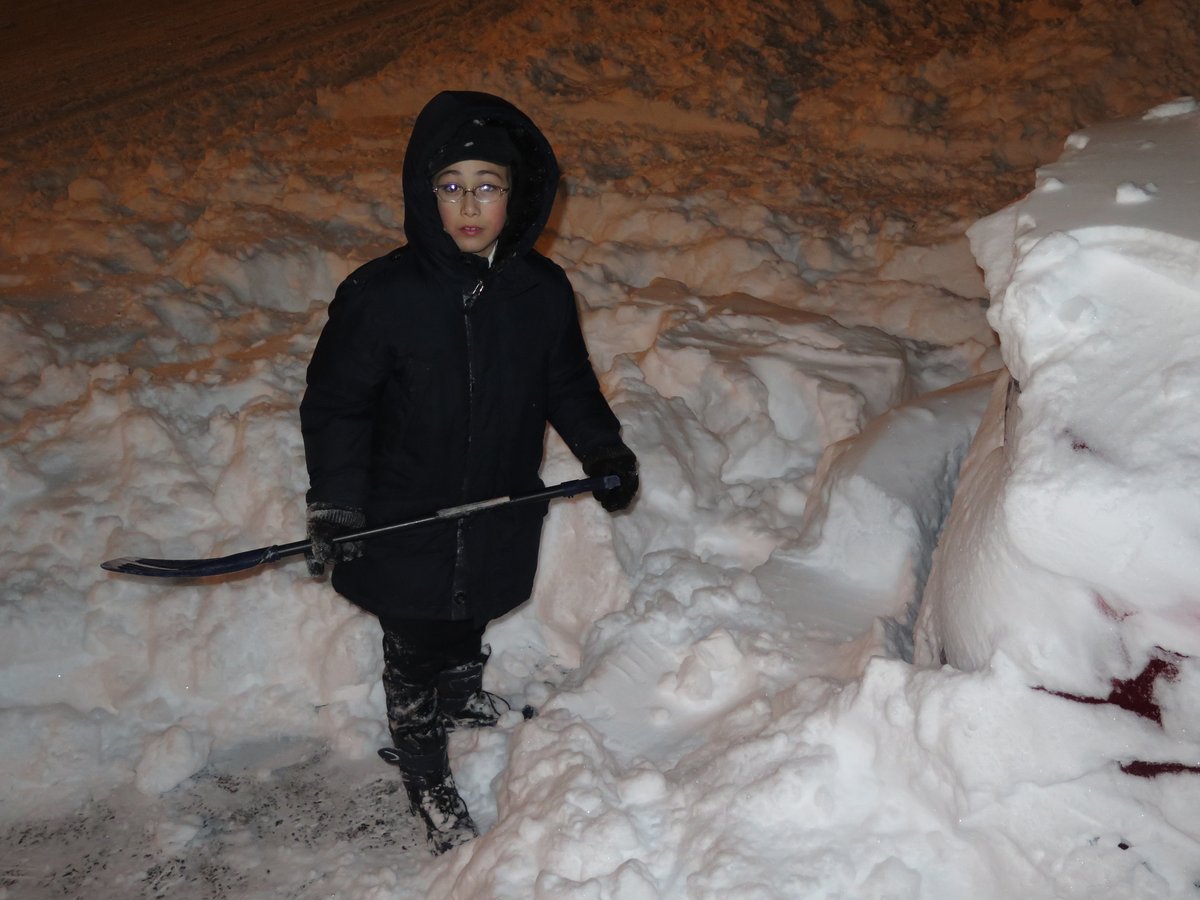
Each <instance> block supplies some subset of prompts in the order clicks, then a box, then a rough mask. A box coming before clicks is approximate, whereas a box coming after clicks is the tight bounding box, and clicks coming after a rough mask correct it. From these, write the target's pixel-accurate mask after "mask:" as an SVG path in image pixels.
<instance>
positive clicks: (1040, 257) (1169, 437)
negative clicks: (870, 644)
mask: <svg viewBox="0 0 1200 900" xmlns="http://www.w3.org/2000/svg"><path fill="white" fill-rule="evenodd" d="M1197 146H1200V109H1198V107H1197V104H1196V102H1195V101H1194V100H1190V99H1185V100H1180V101H1176V102H1174V103H1170V104H1166V105H1163V106H1160V107H1157V108H1155V109H1153V110H1151V111H1150V112H1148V113H1147V114H1146V115H1145V116H1144V117H1143V118H1142V119H1140V120H1130V121H1125V122H1121V123H1117V124H1113V125H1106V126H1100V127H1096V128H1091V129H1088V130H1086V131H1082V132H1078V133H1076V134H1073V135H1072V136H1071V137H1070V138H1069V139H1068V140H1067V150H1066V153H1065V154H1064V155H1063V157H1062V159H1061V160H1060V161H1059V162H1057V163H1056V164H1054V165H1052V166H1048V167H1045V168H1043V169H1041V170H1040V171H1039V176H1038V186H1037V188H1036V190H1034V191H1033V192H1032V193H1031V194H1030V195H1029V196H1028V197H1027V198H1026V199H1024V200H1022V201H1021V202H1020V203H1017V204H1014V205H1013V206H1012V207H1010V208H1008V209H1006V210H1004V211H1003V212H1002V213H998V214H997V215H995V216H992V217H989V218H988V219H985V220H983V221H981V222H980V223H978V224H977V225H975V226H974V227H973V228H972V230H971V232H970V234H971V239H972V242H973V245H974V246H975V248H976V253H977V255H978V256H979V259H980V262H981V264H982V265H983V267H984V270H985V272H986V275H987V281H988V286H989V289H990V290H991V292H992V295H993V297H994V303H993V305H992V308H991V310H990V312H989V319H990V321H991V322H992V324H993V325H994V326H995V328H996V330H997V332H999V334H1000V337H1001V342H1002V349H1003V353H1004V357H1005V361H1006V363H1007V365H1008V368H1009V371H1010V372H1011V374H1012V379H1013V382H1012V384H1011V386H1010V387H1009V388H1008V390H1007V392H1005V391H1000V392H999V393H997V396H996V402H995V403H994V405H993V408H992V410H991V411H990V413H989V420H988V425H987V427H986V431H985V432H984V433H983V434H982V435H981V438H980V440H979V442H978V444H977V445H976V447H975V449H974V450H973V456H972V459H971V461H970V464H969V465H970V472H971V475H970V479H969V481H968V484H967V485H965V486H964V490H963V492H962V494H961V495H960V498H959V500H958V506H957V507H956V510H955V515H954V519H953V525H952V527H951V528H950V529H949V531H948V533H947V536H946V538H945V540H944V541H943V547H942V549H941V550H940V551H939V559H938V564H937V568H936V571H935V574H934V577H933V579H932V582H931V585H930V591H929V593H928V595H927V598H926V605H925V610H924V617H925V618H924V623H923V626H922V630H923V632H924V634H925V640H926V641H927V643H928V645H929V646H928V648H927V649H926V651H925V656H926V657H927V658H932V659H935V660H936V659H937V658H938V656H939V654H944V656H945V658H947V659H948V660H949V661H950V662H951V663H952V664H954V665H957V666H962V667H966V668H978V667H981V666H985V665H987V663H988V660H989V659H990V658H991V656H992V654H993V653H995V652H996V651H997V650H1000V651H1003V652H1004V653H1005V654H1006V655H1008V656H1009V657H1011V658H1012V659H1013V660H1014V661H1017V662H1018V664H1019V665H1020V666H1021V667H1022V668H1023V669H1024V670H1025V671H1026V672H1027V673H1028V675H1029V677H1030V678H1031V679H1032V680H1033V681H1035V682H1036V683H1039V684H1043V685H1046V686H1047V687H1053V688H1055V689H1056V690H1062V691H1069V692H1072V693H1077V694H1085V695H1093V696H1095V695H1099V696H1107V694H1108V692H1109V690H1110V687H1111V685H1110V680H1111V679H1118V680H1126V679H1131V678H1133V677H1135V676H1136V675H1137V674H1138V673H1139V672H1141V670H1142V669H1143V668H1144V667H1145V666H1146V665H1147V662H1148V660H1150V659H1151V658H1160V659H1164V660H1169V661H1170V662H1171V663H1172V666H1173V667H1175V668H1177V669H1178V670H1179V672H1178V675H1177V677H1178V678H1179V679H1180V684H1178V685H1176V686H1175V687H1174V688H1170V689H1169V690H1170V693H1171V694H1172V695H1178V694H1179V693H1180V692H1182V691H1185V690H1186V687H1184V686H1183V684H1184V683H1185V682H1187V681H1189V680H1190V679H1191V678H1192V677H1195V676H1194V674H1193V670H1194V664H1193V663H1192V662H1191V659H1190V658H1192V657H1195V656H1196V655H1197V653H1198V652H1200V626H1198V625H1197V610H1198V607H1197V604H1196V571H1195V565H1194V560H1196V559H1197V558H1200V513H1198V510H1200V492H1198V491H1197V488H1196V479H1195V477H1194V476H1195V472H1196V470H1197V465H1198V463H1200V450H1197V447H1198V446H1200V423H1198V422H1197V420H1196V417H1195V416H1194V415H1192V411H1191V409H1190V407H1191V404H1192V400H1193V398H1195V397H1196V396H1197V395H1198V394H1200V361H1198V354H1200V280H1198V278H1197V275H1198V273H1200V223H1198V222H1197V220H1196V215H1195V210H1196V209H1197V207H1198V205H1200V183H1198V182H1197V179H1196V166H1195V154H1196V150H1197ZM1185 676H1186V677H1185ZM1172 712H1174V713H1175V714H1176V715H1179V716H1181V717H1182V718H1181V719H1179V720H1178V721H1177V722H1175V723H1174V724H1173V723H1172V721H1171V719H1172V716H1168V721H1166V722H1165V723H1164V724H1166V725H1167V726H1168V729H1169V730H1176V729H1177V730H1178V731H1179V733H1180V734H1186V733H1188V728H1189V726H1190V725H1191V723H1192V718H1193V716H1194V714H1193V713H1190V712H1188V711H1186V710H1178V711H1172ZM1193 761H1196V760H1193Z"/></svg>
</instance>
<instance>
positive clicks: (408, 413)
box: [300, 92, 622, 623]
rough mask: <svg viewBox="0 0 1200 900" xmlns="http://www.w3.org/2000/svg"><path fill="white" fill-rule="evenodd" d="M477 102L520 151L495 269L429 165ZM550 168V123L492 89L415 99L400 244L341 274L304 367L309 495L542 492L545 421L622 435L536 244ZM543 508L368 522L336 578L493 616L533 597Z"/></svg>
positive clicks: (562, 283)
mask: <svg viewBox="0 0 1200 900" xmlns="http://www.w3.org/2000/svg"><path fill="white" fill-rule="evenodd" d="M472 118H478V119H483V120H485V121H486V122H487V123H489V124H500V125H503V126H504V127H505V128H506V129H507V130H508V132H509V135H510V137H511V138H512V140H513V142H514V143H515V144H516V146H517V147H518V148H519V150H520V153H521V161H520V162H519V163H518V165H517V167H516V172H515V173H514V179H513V183H512V185H513V190H512V193H511V194H510V199H509V206H508V223H507V225H506V227H505V231H504V233H503V235H502V236H501V239H500V242H499V244H498V249H497V253H496V256H495V258H494V260H493V263H492V265H491V267H490V268H488V267H487V264H486V261H485V260H483V259H482V258H480V257H477V256H473V255H466V254H462V253H460V252H459V250H458V248H457V247H456V246H455V245H454V242H453V240H452V239H451V237H450V236H449V235H448V234H446V233H445V232H444V231H443V230H442V225H441V220H440V218H439V215H438V211H437V205H436V204H437V201H436V197H435V195H434V193H433V191H432V180H431V175H432V174H434V173H431V172H430V171H429V167H430V165H431V160H432V158H433V157H434V156H435V155H436V154H437V153H438V151H439V148H440V147H442V145H443V144H444V143H445V142H446V141H447V140H448V139H449V136H450V135H451V134H452V133H453V132H454V131H455V130H456V129H457V128H458V127H459V125H460V124H462V123H463V122H464V121H466V120H468V119H472ZM558 179H559V171H558V164H557V161H556V160H555V158H554V153H553V151H552V150H551V148H550V145H549V143H548V142H547V141H546V139H545V137H544V136H543V135H542V134H541V132H540V131H538V129H537V128H536V126H535V125H534V124H533V123H532V122H531V121H530V120H529V119H528V118H527V117H526V116H525V115H524V114H523V113H521V112H520V111H519V110H517V109H516V108H515V107H513V106H512V105H511V104H509V103H507V102H506V101H504V100H501V99H500V98H497V97H492V96H490V95H488V94H480V93H474V92H445V93H442V94H439V95H438V96H437V97H435V98H434V99H433V100H432V101H430V103H429V104H428V105H427V106H426V107H425V109H424V110H423V111H422V112H421V114H420V116H418V118H417V121H416V124H415V125H414V128H413V133H412V137H411V139H410V142H409V145H408V150H407V153H406V155H405V159H404V208H405V234H406V237H407V239H408V243H407V245H406V246H404V247H402V248H401V249H399V250H396V251H394V252H393V253H391V254H389V255H387V256H385V257H382V258H380V259H376V260H374V261H373V262H370V263H367V264H366V265H364V266H362V267H361V268H360V269H358V270H357V271H356V272H354V273H353V274H352V275H351V276H350V277H349V278H347V279H346V281H345V282H343V283H342V285H341V286H340V287H339V288H338V291H337V294H336V296H335V298H334V300H333V302H332V303H331V305H330V308H329V321H328V323H327V324H326V325H325V328H324V330H323V332H322V334H321V337H320V340H319V341H318V343H317V347H316V350H315V352H314V354H313V358H312V362H311V364H310V365H309V368H308V388H307V391H306V392H305V395H304V400H303V402H302V403H301V407H300V415H301V425H302V430H303V434H304V449H305V455H306V458H307V463H308V470H309V479H310V484H311V488H310V490H309V492H308V500H309V502H315V501H323V502H327V503H333V504H337V505H341V506H346V507H351V508H359V509H362V510H364V511H365V513H366V517H367V524H368V525H369V526H370V525H378V524H385V523H387V522H391V521H396V520H401V519H405V518H411V517H415V516H418V515H424V514H427V513H430V512H432V511H434V510H437V509H441V508H445V507H448V506H455V505H458V504H460V503H466V502H471V501H476V500H483V499H486V498H489V497H494V496H502V495H508V494H516V493H523V492H526V491H532V490H537V489H538V488H540V487H541V486H542V482H541V481H540V479H539V477H538V471H539V469H540V466H541V462H542V452H543V444H544V440H545V429H546V424H547V423H550V424H551V425H553V426H554V428H555V430H556V431H557V432H558V433H559V434H560V435H561V436H562V437H563V439H564V440H565V441H566V442H567V444H568V445H569V446H570V448H571V450H572V451H573V452H574V453H575V454H576V456H578V457H579V458H580V459H585V460H586V459H588V458H590V457H593V456H597V455H603V454H604V453H605V452H606V451H608V450H611V449H612V448H614V447H616V448H619V447H621V446H622V444H621V440H620V426H619V424H618V422H617V420H616V417H615V416H613V414H612V411H611V410H610V409H609V406H608V404H607V402H606V401H605V399H604V397H603V396H602V395H601V393H600V389H599V385H598V383H597V381H596V376H595V374H594V372H593V371H592V367H591V363H590V361H589V359H588V355H587V350H586V348H585V346H584V342H583V337H582V334H581V333H580V329H579V320H578V315H577V312H576V307H575V297H574V293H573V291H572V289H571V286H570V283H569V282H568V281H567V278H566V275H565V273H564V272H563V271H562V269H561V268H559V267H558V266H557V265H555V264H554V263H552V262H550V261H549V260H547V259H546V258H545V257H543V256H541V255H540V254H539V253H537V252H536V251H535V250H533V244H534V241H536V239H537V237H538V235H539V234H540V233H541V231H542V229H543V227H544V226H545V224H546V221H547V219H548V217H549V215H550V208H551V206H552V205H553V202H554V197H555V194H556V191H557V186H558ZM545 513H546V504H535V505H530V506H523V507H515V508H511V509H496V510H488V511H485V512H482V513H479V514H476V515H475V516H473V517H470V518H467V519H460V520H458V521H457V522H446V523H438V524H435V525H429V526H422V527H420V528H418V529H414V530H412V531H407V532H402V533H400V534H397V535H392V536H385V537H379V538H374V539H372V540H369V541H367V542H366V552H365V555H364V556H363V557H362V558H361V559H358V560H354V561H351V562H343V563H338V564H337V565H336V566H335V568H334V572H333V585H334V587H335V588H336V589H337V590H338V592H339V593H341V594H342V595H343V596H345V597H346V598H348V599H349V600H351V601H352V602H354V603H356V604H357V605H359V606H361V607H363V608H364V609H367V610H369V611H371V612H374V613H376V614H377V615H381V616H384V617H389V616H390V617H407V618H426V619H461V620H466V619H471V620H474V621H475V622H477V623H483V622H486V621H488V620H490V619H493V618H495V617H497V616H500V615H503V614H504V613H506V612H508V611H509V610H511V609H513V608H514V607H515V606H517V605H519V604H520V603H522V602H523V601H524V600H525V599H527V598H528V596H529V593H530V590H531V588H532V584H533V577H534V572H535V570H536V566H537V555H538V544H539V540H540V535H541V526H542V520H543V518H544V516H545Z"/></svg>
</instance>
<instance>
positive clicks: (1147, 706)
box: [1035, 596, 1200, 778]
mask: <svg viewBox="0 0 1200 900" xmlns="http://www.w3.org/2000/svg"><path fill="white" fill-rule="evenodd" d="M1097 601H1098V602H1099V603H1100V604H1101V605H1102V606H1101V608H1102V609H1103V608H1107V607H1108V605H1107V604H1106V603H1104V600H1103V598H1100V597H1099V596H1097ZM1158 651H1159V653H1160V654H1161V655H1159V656H1154V657H1151V658H1150V660H1149V661H1148V662H1147V663H1146V666H1145V668H1143V669H1142V671H1141V672H1139V673H1138V674H1137V675H1136V676H1135V677H1133V678H1126V679H1119V678H1114V679H1112V682H1111V684H1112V690H1111V691H1110V692H1109V694H1108V696H1107V697H1084V696H1081V695H1079V694H1068V693H1065V692H1063V691H1052V690H1050V689H1049V688H1045V687H1038V688H1035V690H1039V691H1044V692H1045V693H1047V694H1053V695H1054V696H1056V697H1063V698H1064V699H1067V700H1073V701H1075V702H1076V703H1094V704H1101V703H1109V704H1112V705H1113V706H1118V707H1120V708H1121V709H1126V710H1129V711H1130V712H1132V713H1136V714H1137V715H1139V716H1142V717H1143V718H1146V719H1150V720H1151V721H1153V722H1157V723H1158V724H1159V725H1160V726H1161V725H1162V708H1161V707H1160V706H1159V705H1158V702H1157V701H1156V700H1155V699H1154V686H1155V684H1156V683H1157V682H1158V679H1159V678H1162V679H1163V680H1164V681H1174V680H1175V679H1176V678H1178V677H1179V666H1178V662H1179V661H1180V660H1182V659H1184V658H1185V657H1183V656H1182V655H1180V654H1178V653H1172V652H1171V651H1169V650H1163V649H1162V648H1161V647H1159V648H1158ZM1121 771H1122V772H1125V773H1126V774H1128V775H1135V776H1137V777H1139V778H1155V777H1157V776H1159V775H1167V774H1178V773H1182V772H1194V773H1200V766H1193V765H1188V764H1185V763H1178V762H1145V761H1143V760H1133V761H1132V762H1127V763H1121Z"/></svg>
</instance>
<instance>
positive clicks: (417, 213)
mask: <svg viewBox="0 0 1200 900" xmlns="http://www.w3.org/2000/svg"><path fill="white" fill-rule="evenodd" d="M468 122H478V123H481V124H483V125H485V126H491V127H499V128H502V129H504V131H506V132H507V134H508V137H509V140H510V141H511V142H512V145H513V147H515V148H516V150H517V153H518V155H519V157H520V158H519V161H518V162H517V163H516V165H515V166H514V167H513V169H514V171H513V179H512V191H511V193H510V194H509V198H508V224H507V225H506V226H505V228H504V232H503V234H501V236H500V242H499V244H498V246H497V252H496V257H495V261H496V263H497V264H499V263H501V262H503V261H506V260H508V259H511V258H512V257H514V256H520V255H521V254H524V253H526V252H528V251H529V250H531V249H532V248H533V245H534V243H535V242H536V241H537V239H538V237H539V236H540V235H541V233H542V229H544V228H545V227H546V222H547V221H548V220H549V218H550V210H551V207H553V205H554V197H555V195H556V193H557V192H558V180H559V169H558V160H556V159H555V157H554V150H553V149H552V148H551V147H550V142H549V141H547V140H546V137H545V135H543V134H542V132H541V131H540V130H539V129H538V127H537V126H536V125H534V124H533V121H532V120H531V119H530V118H529V117H528V116H527V115H525V114H524V113H523V112H521V111H520V110H519V109H517V108H516V107H515V106H513V105H512V104H511V103H509V102H508V101H507V100H504V99H502V98H500V97H496V96H493V95H492V94H485V93H481V92H478V91H443V92H442V93H440V94H438V95H437V96H436V97H434V98H433V99H432V100H430V101H429V102H428V103H427V104H426V105H425V108H424V109H422V110H421V112H420V114H419V115H418V116H417V121H416V123H415V124H414V125H413V130H412V136H411V137H410V138H409V141H408V149H407V150H406V151H405V154H404V176H403V177H404V233H405V236H406V237H407V239H408V243H409V245H410V246H411V247H413V249H414V250H416V251H417V252H418V253H419V254H420V255H421V257H422V258H423V259H425V260H427V261H429V262H430V263H432V264H433V265H434V266H436V267H438V268H442V267H451V268H458V267H461V265H462V263H461V259H462V257H463V256H464V255H465V254H462V253H460V251H459V249H458V247H456V246H455V244H454V240H453V238H451V237H450V235H448V234H446V232H445V231H444V230H443V229H442V220H441V216H440V215H439V214H438V210H437V198H436V196H435V195H434V193H433V190H432V187H433V176H434V175H435V174H436V172H434V171H432V168H433V165H434V161H435V160H439V159H442V158H443V156H444V153H445V149H444V148H445V146H446V144H447V142H448V141H450V140H451V138H452V137H453V136H454V134H455V132H457V131H458V130H459V129H460V128H461V127H462V126H464V125H465V124H467V123H468ZM446 161H447V162H454V161H455V160H446Z"/></svg>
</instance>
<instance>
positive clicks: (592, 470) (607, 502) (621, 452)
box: [583, 444, 638, 512]
mask: <svg viewBox="0 0 1200 900" xmlns="http://www.w3.org/2000/svg"><path fill="white" fill-rule="evenodd" d="M583 471H584V472H586V473H587V475H588V477H589V478H602V477H604V476H605V475H616V476H617V477H619V478H620V479H621V483H620V484H619V485H617V486H616V487H615V488H606V489H604V490H599V491H592V496H593V497H595V498H596V499H597V500H599V501H600V505H601V506H603V507H604V508H605V509H606V510H608V511H609V512H617V511H619V510H622V509H624V508H625V507H627V506H628V505H629V504H630V503H632V502H633V495H634V494H636V493H637V489H638V463H637V457H636V456H634V455H633V451H632V450H630V449H629V448H628V447H626V446H625V445H624V444H618V445H617V446H615V447H604V448H603V449H601V450H598V451H596V452H595V453H593V454H591V455H590V456H588V457H587V458H586V459H584V460H583Z"/></svg>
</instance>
